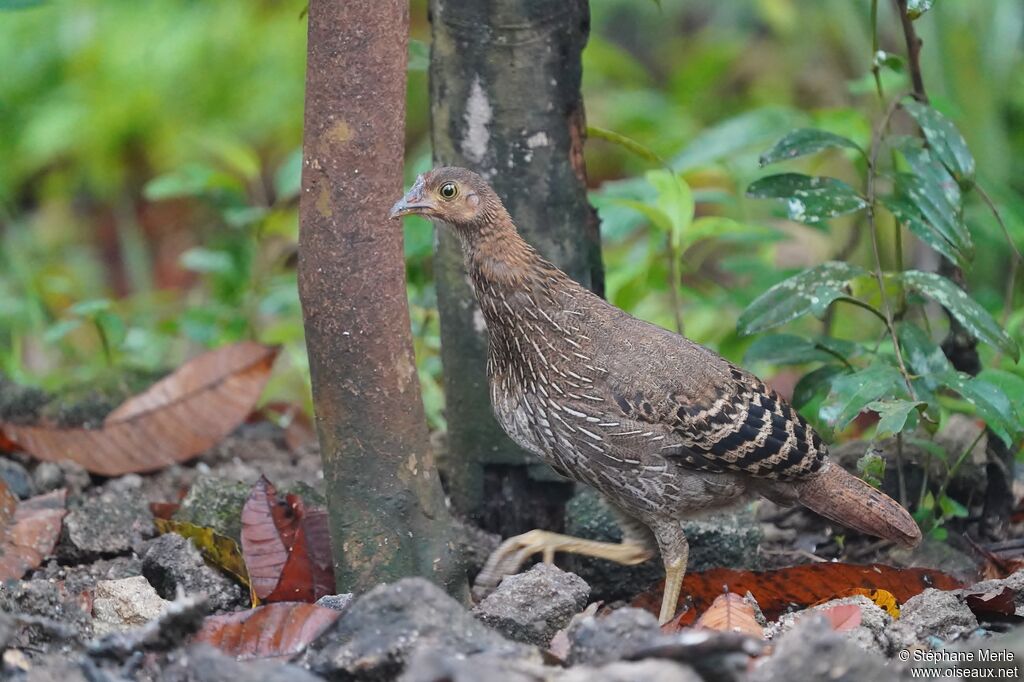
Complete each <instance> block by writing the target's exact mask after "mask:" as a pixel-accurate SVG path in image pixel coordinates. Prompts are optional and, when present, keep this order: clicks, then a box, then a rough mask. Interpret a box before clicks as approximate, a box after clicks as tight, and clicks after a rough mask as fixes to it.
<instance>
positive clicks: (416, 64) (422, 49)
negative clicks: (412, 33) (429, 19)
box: [406, 38, 430, 71]
mask: <svg viewBox="0 0 1024 682" xmlns="http://www.w3.org/2000/svg"><path fill="white" fill-rule="evenodd" d="M428 68H430V45H428V44H427V43H425V42H423V41H422V40H416V39H415V38H412V39H410V40H409V61H408V62H407V63H406V69H408V70H409V71H426V70H427V69H428Z"/></svg>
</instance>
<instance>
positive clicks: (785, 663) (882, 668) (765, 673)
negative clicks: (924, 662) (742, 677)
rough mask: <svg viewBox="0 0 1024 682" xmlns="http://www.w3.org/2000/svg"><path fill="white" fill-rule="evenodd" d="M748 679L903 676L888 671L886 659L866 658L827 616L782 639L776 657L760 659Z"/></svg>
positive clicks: (881, 679)
mask: <svg viewBox="0 0 1024 682" xmlns="http://www.w3.org/2000/svg"><path fill="white" fill-rule="evenodd" d="M748 679H749V680H750V682H790V681H791V680H801V681H806V682H861V681H862V680H873V681H876V682H895V681H896V680H899V679H900V675H899V673H898V671H897V670H895V669H893V668H891V667H887V666H886V665H885V661H884V659H883V658H882V657H880V656H871V655H866V654H865V653H864V650H863V649H862V648H860V647H859V646H857V645H856V644H853V643H852V642H849V641H847V640H846V638H844V637H843V636H842V635H840V634H839V633H837V632H834V631H833V630H832V628H831V627H830V626H829V623H828V620H827V619H826V618H825V617H824V616H822V615H821V614H817V613H812V614H808V615H807V616H805V617H803V618H801V619H800V621H799V622H798V623H797V624H796V626H795V627H794V628H792V629H791V630H790V631H788V632H786V633H785V634H783V635H782V636H781V637H780V638H779V640H778V642H777V643H776V646H775V653H774V654H773V655H771V656H769V657H766V658H762V659H760V665H758V667H757V668H755V669H754V670H753V671H752V672H751V674H750V676H749V678H748Z"/></svg>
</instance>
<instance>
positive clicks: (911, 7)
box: [907, 0, 935, 20]
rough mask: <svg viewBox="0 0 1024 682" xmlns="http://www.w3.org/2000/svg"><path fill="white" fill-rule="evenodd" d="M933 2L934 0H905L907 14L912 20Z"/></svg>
mask: <svg viewBox="0 0 1024 682" xmlns="http://www.w3.org/2000/svg"><path fill="white" fill-rule="evenodd" d="M934 4H935V0H907V16H908V17H910V18H911V19H912V20H913V19H917V18H918V17H919V16H921V15H922V14H924V13H925V12H927V11H928V10H930V9H931V8H932V5H934Z"/></svg>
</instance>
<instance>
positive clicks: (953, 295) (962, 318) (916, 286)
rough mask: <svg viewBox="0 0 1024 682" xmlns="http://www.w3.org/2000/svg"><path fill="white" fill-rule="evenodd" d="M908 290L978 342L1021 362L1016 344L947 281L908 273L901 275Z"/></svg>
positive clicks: (971, 300)
mask: <svg viewBox="0 0 1024 682" xmlns="http://www.w3.org/2000/svg"><path fill="white" fill-rule="evenodd" d="M902 278H903V282H904V284H905V285H906V286H907V288H908V289H911V290H913V291H916V292H917V293H920V294H922V295H924V296H927V297H928V298H930V299H932V300H933V301H935V302H936V303H938V304H939V305H941V306H942V307H943V308H945V309H946V310H947V311H948V312H949V314H950V315H952V316H953V317H954V318H956V320H957V322H959V323H960V324H961V325H963V327H964V328H965V329H966V330H967V331H968V332H970V333H971V335H972V336H974V337H975V338H976V339H978V340H979V341H983V342H985V343H987V344H990V345H992V346H995V347H996V348H998V349H999V350H1001V351H1003V352H1004V353H1006V354H1007V355H1009V356H1010V357H1012V358H1013V359H1014V361H1016V360H1019V359H1020V349H1019V348H1018V347H1017V342H1016V341H1014V340H1013V339H1012V338H1010V336H1009V335H1008V334H1007V333H1006V332H1005V331H1004V330H1003V328H1002V327H1000V326H999V323H998V322H996V321H995V320H994V319H993V318H992V316H991V315H989V314H988V311H986V310H985V309H984V308H982V307H981V306H980V305H979V304H978V303H977V302H976V301H975V300H974V299H972V298H971V297H970V296H968V295H967V293H966V292H965V291H964V290H963V289H961V288H960V287H958V286H957V285H956V284H954V283H953V282H951V281H950V280H948V279H946V278H945V277H942V276H941V275H937V274H935V273H933V272H921V271H919V270H908V271H907V272H904V273H903V275H902Z"/></svg>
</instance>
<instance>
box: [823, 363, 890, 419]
mask: <svg viewBox="0 0 1024 682" xmlns="http://www.w3.org/2000/svg"><path fill="white" fill-rule="evenodd" d="M902 386H903V377H902V376H901V375H900V373H899V370H897V369H896V368H895V367H893V366H891V365H886V364H877V365H872V366H870V367H868V368H867V369H863V370H860V371H859V372H853V373H852V374H844V375H843V376H841V377H837V378H835V379H833V381H832V390H831V392H830V393H829V395H828V397H827V398H826V399H825V402H824V404H822V406H821V410H820V414H821V418H822V419H823V420H824V421H826V422H827V423H829V424H831V425H832V426H833V428H835V429H836V430H837V431H842V430H843V429H845V428H846V427H847V426H848V425H849V424H850V422H851V421H853V420H854V418H856V416H857V415H858V414H860V413H861V412H863V411H864V409H865V408H866V407H868V405H869V404H870V403H873V402H875V401H876V400H878V399H880V398H891V397H896V396H902V395H903V391H902V390H901V387H902Z"/></svg>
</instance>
